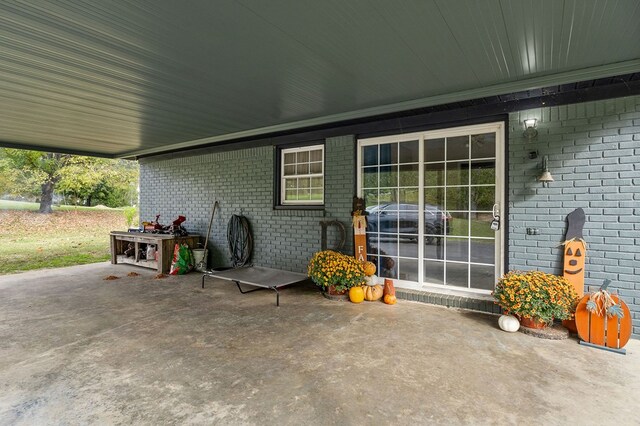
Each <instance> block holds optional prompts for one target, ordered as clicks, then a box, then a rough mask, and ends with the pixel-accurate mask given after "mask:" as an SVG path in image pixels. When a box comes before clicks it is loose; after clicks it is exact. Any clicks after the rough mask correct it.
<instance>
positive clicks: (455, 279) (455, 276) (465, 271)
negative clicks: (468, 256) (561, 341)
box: [447, 263, 469, 287]
mask: <svg viewBox="0 0 640 426" xmlns="http://www.w3.org/2000/svg"><path fill="white" fill-rule="evenodd" d="M468 280H469V264H467V263H447V285H454V286H456V287H469V286H468V284H467V283H468Z"/></svg>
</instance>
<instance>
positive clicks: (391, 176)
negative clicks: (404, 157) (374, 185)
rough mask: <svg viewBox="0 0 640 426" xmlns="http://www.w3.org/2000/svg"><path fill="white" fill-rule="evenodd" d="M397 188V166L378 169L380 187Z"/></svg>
mask: <svg viewBox="0 0 640 426" xmlns="http://www.w3.org/2000/svg"><path fill="white" fill-rule="evenodd" d="M397 186H398V166H382V167H380V187H382V188H384V187H397Z"/></svg>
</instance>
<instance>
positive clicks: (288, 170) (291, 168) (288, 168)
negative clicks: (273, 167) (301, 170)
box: [284, 166, 296, 176]
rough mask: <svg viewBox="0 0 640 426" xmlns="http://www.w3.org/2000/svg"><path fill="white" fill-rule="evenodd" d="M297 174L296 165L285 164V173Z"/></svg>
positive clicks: (288, 174) (289, 174) (286, 174)
mask: <svg viewBox="0 0 640 426" xmlns="http://www.w3.org/2000/svg"><path fill="white" fill-rule="evenodd" d="M295 174H296V166H284V175H285V176H291V175H295Z"/></svg>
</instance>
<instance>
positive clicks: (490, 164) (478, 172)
mask: <svg viewBox="0 0 640 426" xmlns="http://www.w3.org/2000/svg"><path fill="white" fill-rule="evenodd" d="M495 181H496V163H495V161H472V162H471V185H486V184H489V185H493V184H495Z"/></svg>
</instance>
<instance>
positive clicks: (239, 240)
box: [227, 214, 253, 268]
mask: <svg viewBox="0 0 640 426" xmlns="http://www.w3.org/2000/svg"><path fill="white" fill-rule="evenodd" d="M227 241H229V252H230V253H231V266H232V267H234V268H240V267H241V266H244V265H245V264H246V263H247V262H248V261H249V259H250V258H251V251H252V250H253V237H252V236H251V230H250V229H249V221H248V220H247V218H246V217H244V216H238V215H235V214H234V215H233V216H231V219H229V225H228V226H227Z"/></svg>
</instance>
